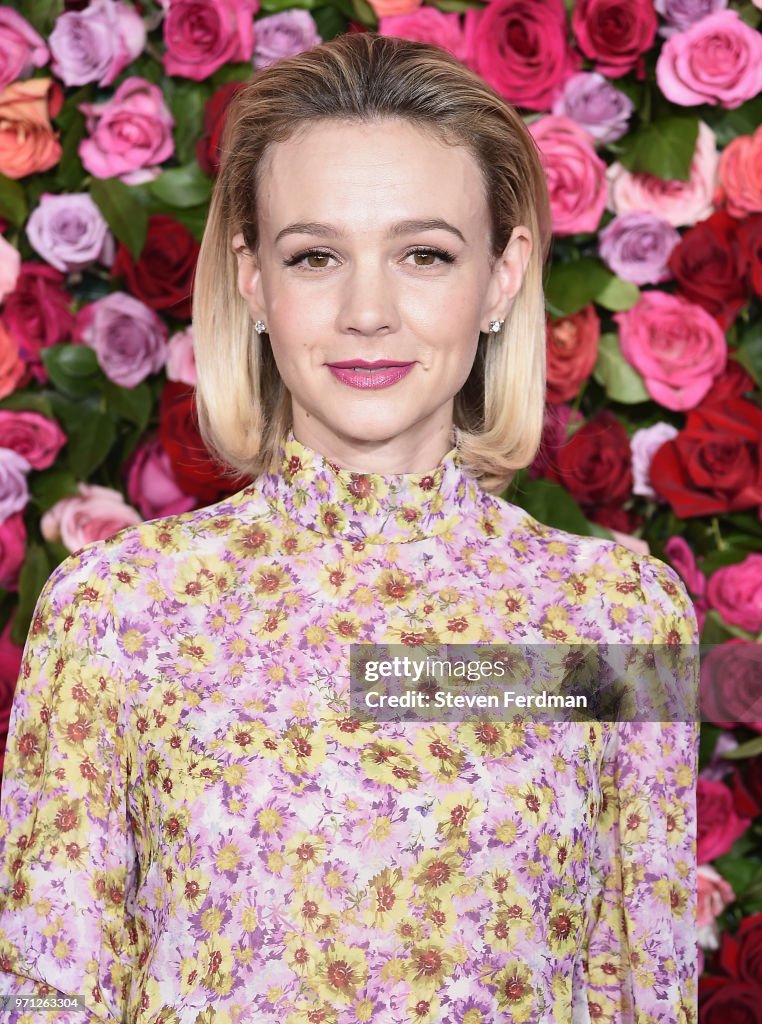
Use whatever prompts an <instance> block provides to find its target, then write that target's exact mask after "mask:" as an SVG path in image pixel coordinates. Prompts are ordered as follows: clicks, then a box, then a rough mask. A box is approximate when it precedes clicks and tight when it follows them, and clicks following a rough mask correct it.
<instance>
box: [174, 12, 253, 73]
mask: <svg viewBox="0 0 762 1024" xmlns="http://www.w3.org/2000/svg"><path fill="white" fill-rule="evenodd" d="M258 10H259V0H169V6H168V8H167V16H166V18H165V19H164V43H165V45H166V53H165V54H164V70H165V72H166V73H167V74H168V75H180V76H181V77H183V78H192V79H194V80H195V81H197V82H201V81H203V80H204V79H205V78H209V77H210V76H211V75H213V74H214V72H215V71H217V70H219V68H221V67H222V66H223V64H232V63H235V62H237V61H248V60H251V58H252V54H253V52H254V15H255V14H256V13H257V11H258Z"/></svg>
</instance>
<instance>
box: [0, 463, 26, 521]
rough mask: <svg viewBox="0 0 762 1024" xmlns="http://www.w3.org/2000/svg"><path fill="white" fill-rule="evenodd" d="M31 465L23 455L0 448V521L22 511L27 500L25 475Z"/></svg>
mask: <svg viewBox="0 0 762 1024" xmlns="http://www.w3.org/2000/svg"><path fill="white" fill-rule="evenodd" d="M31 468H32V467H31V466H30V465H29V463H28V462H27V461H26V459H25V458H24V456H23V455H19V453H18V452H14V451H13V450H12V449H11V448H0V523H2V522H3V520H4V519H7V518H8V517H9V516H12V515H14V514H15V513H16V512H22V511H23V510H24V509H25V508H26V506H27V503H28V501H29V487H28V485H27V481H26V475H27V473H28V472H29V470H30V469H31Z"/></svg>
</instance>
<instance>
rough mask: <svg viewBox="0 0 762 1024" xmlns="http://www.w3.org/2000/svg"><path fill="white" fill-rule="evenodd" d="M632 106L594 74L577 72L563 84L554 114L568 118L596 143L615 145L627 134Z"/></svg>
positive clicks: (627, 99) (555, 104)
mask: <svg viewBox="0 0 762 1024" xmlns="http://www.w3.org/2000/svg"><path fill="white" fill-rule="evenodd" d="M632 111H633V103H632V100H631V99H630V98H629V96H625V94H624V93H623V92H620V91H619V89H615V88H614V86H613V85H612V84H611V82H609V81H608V79H606V78H604V77H603V75H601V74H599V73H598V72H597V71H580V72H578V73H577V74H576V75H572V76H571V78H569V79H567V80H566V82H565V83H564V86H563V89H562V90H561V92H560V93H559V94H558V96H557V97H556V99H555V101H554V103H553V113H554V114H559V115H561V116H562V117H570V118H571V119H572V121H576V122H577V124H579V125H581V126H582V127H583V128H585V129H586V130H587V131H588V132H589V133H590V134H591V135H592V136H593V138H594V139H595V140H596V142H600V143H605V142H614V141H615V140H616V139H621V137H622V136H623V135H624V134H625V132H626V131H627V126H628V121H629V119H630V115H631V114H632Z"/></svg>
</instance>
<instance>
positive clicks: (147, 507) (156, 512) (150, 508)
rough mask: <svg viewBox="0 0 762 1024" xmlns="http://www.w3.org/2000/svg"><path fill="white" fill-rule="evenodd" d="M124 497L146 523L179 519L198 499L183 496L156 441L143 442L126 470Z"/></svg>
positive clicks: (164, 454)
mask: <svg viewBox="0 0 762 1024" xmlns="http://www.w3.org/2000/svg"><path fill="white" fill-rule="evenodd" d="M127 496H128V497H129V499H130V501H131V502H133V504H135V505H137V507H138V508H139V509H140V512H141V514H142V516H143V518H144V519H145V520H150V519H157V518H159V517H160V516H174V515H181V514H182V513H183V512H188V511H189V510H190V509H192V508H195V507H196V505H197V504H198V499H197V498H195V497H193V496H192V495H189V494H186V493H185V492H184V491H183V490H182V488H181V487H180V485H179V484H178V483H177V480H176V479H175V475H174V473H173V472H172V463H171V461H170V458H169V455H168V454H167V452H166V451H165V450H164V449H163V448H162V446H161V442H160V441H159V439H158V437H155V438H153V439H151V440H147V441H144V442H143V443H142V444H141V445H140V447H139V448H137V449H136V450H135V452H134V453H133V455H132V456H131V458H130V460H129V463H128V466H127Z"/></svg>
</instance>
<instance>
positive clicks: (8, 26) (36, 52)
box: [0, 7, 50, 92]
mask: <svg viewBox="0 0 762 1024" xmlns="http://www.w3.org/2000/svg"><path fill="white" fill-rule="evenodd" d="M49 57H50V53H49V52H48V48H47V46H46V45H45V40H44V39H43V38H42V36H40V35H38V33H37V32H36V31H35V30H34V29H33V28H32V26H31V25H30V24H29V22H28V21H27V20H26V18H22V16H21V15H20V14H19V13H18V12H17V11H14V10H13V8H12V7H0V92H2V90H3V89H4V88H5V87H6V85H10V84H11V82H15V81H16V80H17V79H19V78H27V77H28V75H29V74H30V73H31V71H32V68H35V67H37V68H41V67H42V66H43V65H44V64H47V62H48V58H49Z"/></svg>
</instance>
